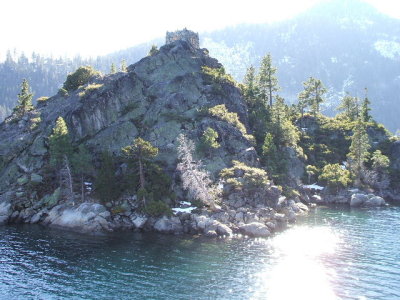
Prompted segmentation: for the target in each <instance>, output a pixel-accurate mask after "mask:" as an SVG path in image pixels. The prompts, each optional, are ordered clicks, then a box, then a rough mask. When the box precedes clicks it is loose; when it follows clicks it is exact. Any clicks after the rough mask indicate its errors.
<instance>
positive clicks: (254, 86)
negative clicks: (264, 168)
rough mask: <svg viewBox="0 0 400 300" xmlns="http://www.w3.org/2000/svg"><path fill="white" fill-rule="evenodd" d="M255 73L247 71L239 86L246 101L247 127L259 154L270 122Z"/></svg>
mask: <svg viewBox="0 0 400 300" xmlns="http://www.w3.org/2000/svg"><path fill="white" fill-rule="evenodd" d="M257 77H258V76H257V75H256V71H255V69H254V68H253V67H250V68H248V69H247V73H246V75H245V78H244V81H243V84H242V85H241V86H240V88H241V90H242V93H243V97H244V99H245V101H246V104H247V108H248V116H249V126H250V129H251V130H252V131H253V133H254V137H255V142H256V149H257V151H258V152H259V153H261V147H262V144H263V142H264V139H265V133H266V132H267V130H268V129H267V124H268V123H269V122H270V111H269V109H268V107H267V106H266V103H265V101H263V100H262V99H261V97H260V89H259V86H258V82H257Z"/></svg>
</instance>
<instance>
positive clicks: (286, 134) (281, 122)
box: [268, 96, 301, 152]
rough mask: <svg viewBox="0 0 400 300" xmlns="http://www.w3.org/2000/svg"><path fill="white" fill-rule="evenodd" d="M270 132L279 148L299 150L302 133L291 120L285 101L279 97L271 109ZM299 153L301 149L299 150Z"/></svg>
mask: <svg viewBox="0 0 400 300" xmlns="http://www.w3.org/2000/svg"><path fill="white" fill-rule="evenodd" d="M268 131H269V132H271V133H272V134H273V136H274V140H275V143H276V145H277V146H278V147H292V148H295V149H298V147H297V144H298V142H299V140H300V133H299V131H298V129H297V127H296V126H294V125H293V123H292V122H291V121H290V119H289V115H288V107H287V105H286V104H285V100H284V99H283V98H281V97H279V96H277V97H276V101H275V103H274V104H273V105H272V109H271V121H270V123H269V124H268ZM298 150H299V152H301V151H300V149H298Z"/></svg>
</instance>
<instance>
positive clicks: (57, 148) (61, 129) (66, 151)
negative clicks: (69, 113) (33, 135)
mask: <svg viewBox="0 0 400 300" xmlns="http://www.w3.org/2000/svg"><path fill="white" fill-rule="evenodd" d="M49 153H50V165H51V166H53V167H55V168H57V167H60V165H61V164H62V163H63V161H64V157H65V156H66V157H67V158H70V157H71V155H72V144H71V139H70V137H69V132H68V127H67V124H66V123H65V121H64V119H63V118H62V117H58V119H57V121H56V125H55V126H54V128H53V132H52V134H51V135H50V136H49Z"/></svg>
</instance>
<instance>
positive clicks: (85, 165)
mask: <svg viewBox="0 0 400 300" xmlns="http://www.w3.org/2000/svg"><path fill="white" fill-rule="evenodd" d="M71 164H72V169H73V170H74V171H75V172H76V173H78V174H90V173H91V171H92V170H93V167H92V166H93V164H92V155H91V154H90V152H89V150H88V149H87V148H86V147H85V145H83V144H81V145H79V147H78V149H77V151H76V152H74V153H73V155H72V157H71Z"/></svg>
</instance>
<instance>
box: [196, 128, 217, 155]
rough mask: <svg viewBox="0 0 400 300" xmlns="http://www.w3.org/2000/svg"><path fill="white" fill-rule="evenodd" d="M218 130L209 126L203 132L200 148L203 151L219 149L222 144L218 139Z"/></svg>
mask: <svg viewBox="0 0 400 300" xmlns="http://www.w3.org/2000/svg"><path fill="white" fill-rule="evenodd" d="M217 139H218V132H216V131H215V130H214V129H212V128H211V127H207V129H206V130H205V131H204V132H203V135H202V136H201V140H200V150H201V151H210V150H212V149H218V148H219V147H221V145H220V144H219V143H218V141H217Z"/></svg>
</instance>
